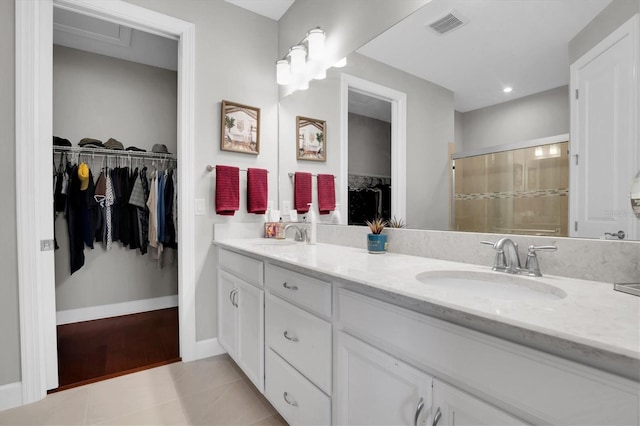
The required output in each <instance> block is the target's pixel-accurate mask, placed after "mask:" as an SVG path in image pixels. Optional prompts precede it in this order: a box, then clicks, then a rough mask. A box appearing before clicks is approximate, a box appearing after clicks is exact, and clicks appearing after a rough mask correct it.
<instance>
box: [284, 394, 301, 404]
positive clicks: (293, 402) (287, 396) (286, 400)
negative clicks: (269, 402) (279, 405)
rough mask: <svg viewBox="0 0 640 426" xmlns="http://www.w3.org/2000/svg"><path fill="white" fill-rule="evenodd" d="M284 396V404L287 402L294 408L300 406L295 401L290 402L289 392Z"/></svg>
mask: <svg viewBox="0 0 640 426" xmlns="http://www.w3.org/2000/svg"><path fill="white" fill-rule="evenodd" d="M282 396H283V397H284V402H286V403H287V404H289V405H291V406H292V407H297V406H298V403H297V402H295V401H294V400H291V401H289V394H288V393H287V392H285V393H283V394H282Z"/></svg>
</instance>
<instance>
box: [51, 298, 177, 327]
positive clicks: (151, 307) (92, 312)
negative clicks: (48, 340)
mask: <svg viewBox="0 0 640 426" xmlns="http://www.w3.org/2000/svg"><path fill="white" fill-rule="evenodd" d="M176 306H178V295H177V294H176V295H173V296H164V297H155V298H153V299H142V300H132V301H130V302H122V303H113V304H111V305H100V306H91V307H89V308H79V309H69V310H66V311H58V312H56V324H57V325H62V324H71V323H74V322H81V321H91V320H96V319H102V318H110V317H117V316H120V315H129V314H137V313H139V312H147V311H155V310H157V309H166V308H175V307H176Z"/></svg>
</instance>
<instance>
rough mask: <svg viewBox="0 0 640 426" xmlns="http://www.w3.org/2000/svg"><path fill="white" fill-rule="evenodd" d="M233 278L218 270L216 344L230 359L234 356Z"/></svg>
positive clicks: (235, 296) (234, 305)
mask: <svg viewBox="0 0 640 426" xmlns="http://www.w3.org/2000/svg"><path fill="white" fill-rule="evenodd" d="M235 280H236V279H235V278H234V277H233V276H232V275H230V274H228V273H226V272H224V271H220V270H218V343H220V345H221V346H222V347H223V348H224V349H225V350H226V351H227V352H228V353H229V355H230V356H231V357H235V355H236V341H237V340H236V339H237V333H236V327H237V325H236V310H237V309H236V299H237V294H236V286H235Z"/></svg>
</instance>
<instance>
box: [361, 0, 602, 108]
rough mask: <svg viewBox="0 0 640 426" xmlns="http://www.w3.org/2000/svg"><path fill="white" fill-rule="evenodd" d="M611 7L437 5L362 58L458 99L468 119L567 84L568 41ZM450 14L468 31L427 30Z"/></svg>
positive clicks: (508, 0)
mask: <svg viewBox="0 0 640 426" xmlns="http://www.w3.org/2000/svg"><path fill="white" fill-rule="evenodd" d="M610 2H611V0H433V1H432V2H431V3H429V4H427V5H425V6H424V7H423V8H422V9H420V10H418V11H417V12H415V13H414V14H412V15H411V16H409V17H407V18H406V19H404V20H403V21H402V22H400V23H398V24H397V25H395V26H394V27H392V28H391V29H389V30H388V31H386V32H385V33H383V34H381V35H380V36H378V37H377V38H375V39H374V40H372V41H371V42H369V43H367V44H366V45H364V46H363V47H362V48H360V49H358V50H357V52H358V53H361V54H363V55H365V56H368V57H370V58H372V59H375V60H377V61H380V62H383V63H385V64H388V65H391V66H394V67H396V68H399V69H401V70H403V71H406V72H408V73H410V74H413V75H415V76H418V77H420V78H423V79H425V80H428V81H431V82H433V83H436V84H438V85H440V86H443V87H445V88H447V89H449V90H451V91H453V92H454V94H455V95H454V97H455V108H456V110H458V111H461V112H466V111H471V110H475V109H478V108H482V107H485V106H489V105H494V104H498V103H501V102H505V101H507V100H513V99H516V98H519V97H523V96H527V95H531V94H534V93H538V92H542V91H545V90H549V89H552V88H555V87H559V86H564V85H566V84H568V83H569V55H568V52H569V48H568V43H569V40H571V39H572V38H573V37H574V36H575V35H576V34H577V33H578V32H580V30H581V29H582V28H584V27H585V26H586V25H587V24H588V23H589V22H590V21H591V20H592V19H593V18H594V17H595V16H596V15H597V14H598V13H599V12H600V11H601V10H602V9H604V8H605V7H606V6H607V5H608V4H609V3H610ZM451 10H453V11H454V12H457V14H459V15H461V16H462V17H463V18H464V19H463V20H464V21H465V22H466V23H465V24H464V25H463V26H461V27H458V28H457V29H455V30H453V31H452V32H450V33H447V34H445V35H440V34H437V33H436V32H435V31H433V30H432V29H431V28H429V27H428V26H426V25H428V24H429V23H431V22H433V21H435V20H437V19H439V18H441V17H443V16H444V15H446V14H447V13H448V12H450V11H451ZM505 86H511V87H513V91H512V92H511V93H510V94H505V93H503V91H502V89H503V88H504V87H505Z"/></svg>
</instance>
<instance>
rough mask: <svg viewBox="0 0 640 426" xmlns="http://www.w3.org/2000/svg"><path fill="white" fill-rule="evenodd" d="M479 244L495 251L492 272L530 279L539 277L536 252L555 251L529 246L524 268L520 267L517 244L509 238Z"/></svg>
mask: <svg viewBox="0 0 640 426" xmlns="http://www.w3.org/2000/svg"><path fill="white" fill-rule="evenodd" d="M481 244H485V245H489V246H492V247H493V248H494V249H495V250H496V258H495V261H494V262H493V267H492V268H491V269H493V270H494V271H500V272H506V273H508V274H521V275H528V276H530V277H541V276H542V273H541V272H540V263H539V262H538V256H536V252H538V251H556V250H557V249H558V247H556V246H538V247H536V246H532V245H531V246H529V250H528V253H527V262H526V263H525V267H524V268H522V267H521V266H520V256H519V255H518V244H516V243H514V242H513V241H512V240H511V239H510V238H506V237H504V238H501V239H500V240H498V242H497V243H492V242H490V241H481Z"/></svg>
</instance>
